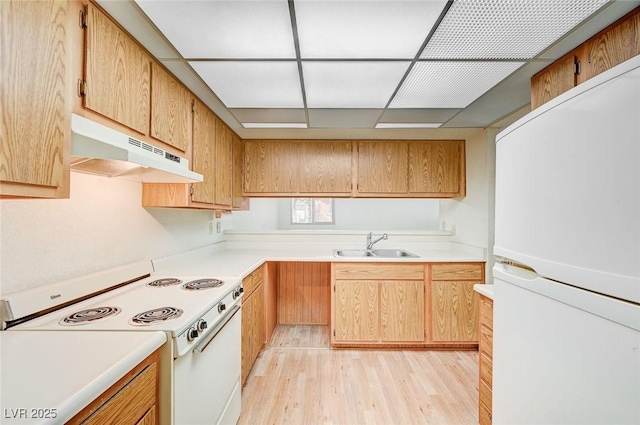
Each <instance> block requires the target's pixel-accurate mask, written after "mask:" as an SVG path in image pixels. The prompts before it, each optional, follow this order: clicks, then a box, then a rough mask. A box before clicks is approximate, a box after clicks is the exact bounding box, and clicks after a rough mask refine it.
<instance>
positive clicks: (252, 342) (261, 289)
mask: <svg viewBox="0 0 640 425" xmlns="http://www.w3.org/2000/svg"><path fill="white" fill-rule="evenodd" d="M263 279H264V266H260V267H258V268H257V269H256V270H254V271H253V272H252V273H251V274H249V275H248V276H246V277H245V278H244V279H243V280H242V286H243V288H244V291H245V292H244V296H243V299H242V324H241V329H242V331H241V332H242V334H241V335H242V337H241V340H242V342H241V350H240V351H241V359H240V369H241V372H240V375H241V382H242V385H244V384H245V382H246V381H247V378H248V377H249V374H250V373H251V369H252V368H253V364H254V363H255V361H256V358H257V357H258V355H259V354H260V350H262V348H263V347H264V345H265V342H266V310H265V285H263Z"/></svg>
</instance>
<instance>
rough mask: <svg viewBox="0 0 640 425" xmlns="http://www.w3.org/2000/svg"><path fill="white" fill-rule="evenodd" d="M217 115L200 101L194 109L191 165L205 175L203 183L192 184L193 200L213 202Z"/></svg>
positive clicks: (197, 171) (194, 169)
mask: <svg viewBox="0 0 640 425" xmlns="http://www.w3.org/2000/svg"><path fill="white" fill-rule="evenodd" d="M216 121H217V120H216V117H215V115H214V114H213V112H211V110H209V108H207V107H206V106H205V105H204V104H203V103H201V102H200V101H196V102H195V104H194V109H193V147H192V149H193V160H192V161H191V167H192V169H193V171H195V172H196V173H200V174H202V175H203V176H204V179H203V181H202V183H193V184H192V187H193V189H192V194H191V200H192V201H194V202H203V203H210V204H213V202H214V191H215V170H214V167H213V162H214V161H213V159H214V155H215V141H216V140H215V139H216Z"/></svg>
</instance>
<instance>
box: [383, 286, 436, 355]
mask: <svg viewBox="0 0 640 425" xmlns="http://www.w3.org/2000/svg"><path fill="white" fill-rule="evenodd" d="M424 336H425V335H424V281H384V282H381V283H380V340H381V341H389V342H399V341H419V342H422V341H424Z"/></svg>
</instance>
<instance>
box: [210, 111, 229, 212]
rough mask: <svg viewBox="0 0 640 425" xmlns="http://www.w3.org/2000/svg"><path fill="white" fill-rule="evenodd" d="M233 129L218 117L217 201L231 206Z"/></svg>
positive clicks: (216, 157)
mask: <svg viewBox="0 0 640 425" xmlns="http://www.w3.org/2000/svg"><path fill="white" fill-rule="evenodd" d="M232 133H233V132H232V131H231V129H230V128H229V127H228V126H227V125H226V124H225V123H223V122H222V121H221V120H220V119H216V156H215V159H214V161H215V182H216V183H215V203H216V205H224V206H228V207H231V203H232V198H233V194H232V187H231V184H232V181H233V178H232V175H233V137H232Z"/></svg>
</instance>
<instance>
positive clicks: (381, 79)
mask: <svg viewBox="0 0 640 425" xmlns="http://www.w3.org/2000/svg"><path fill="white" fill-rule="evenodd" d="M409 64H410V62H405V61H398V62H371V61H368V62H367V61H358V62H341V61H338V62H305V61H303V62H302V72H303V74H304V84H305V92H306V95H307V106H308V107H309V108H384V107H385V106H386V104H387V102H388V101H389V99H390V98H391V95H392V94H393V92H394V90H395V89H396V87H397V86H398V83H399V82H400V80H401V79H402V76H403V75H404V73H405V72H406V70H407V68H408V67H409Z"/></svg>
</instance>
